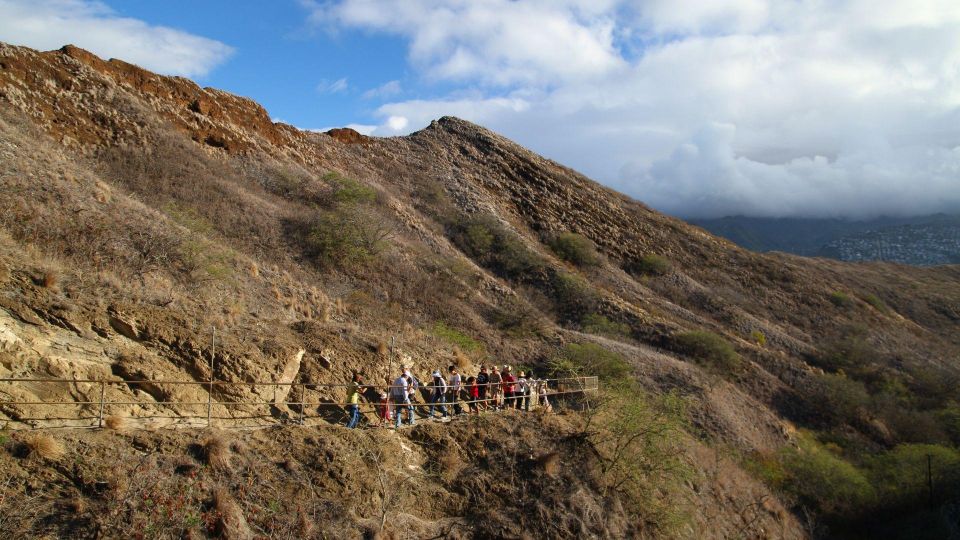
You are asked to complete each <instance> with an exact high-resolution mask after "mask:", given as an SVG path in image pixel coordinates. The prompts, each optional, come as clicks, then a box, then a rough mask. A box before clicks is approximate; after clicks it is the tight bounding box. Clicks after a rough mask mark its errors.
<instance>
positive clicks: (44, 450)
mask: <svg viewBox="0 0 960 540" xmlns="http://www.w3.org/2000/svg"><path fill="white" fill-rule="evenodd" d="M23 442H24V444H25V445H26V446H27V451H28V456H29V457H31V458H40V459H45V460H49V461H56V460H58V459H60V458H62V457H63V455H64V454H66V449H65V448H64V447H63V443H61V442H60V441H58V440H56V439H54V438H53V437H51V436H50V435H47V434H46V433H31V434H29V435H27V436H26V437H25V438H24V439H23Z"/></svg>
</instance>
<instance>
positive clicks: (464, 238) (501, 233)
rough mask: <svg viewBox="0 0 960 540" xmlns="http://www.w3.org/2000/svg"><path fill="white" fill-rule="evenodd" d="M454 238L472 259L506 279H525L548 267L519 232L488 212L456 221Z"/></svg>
mask: <svg viewBox="0 0 960 540" xmlns="http://www.w3.org/2000/svg"><path fill="white" fill-rule="evenodd" d="M451 238H452V240H453V241H454V243H455V244H457V246H458V247H460V249H461V250H463V252H464V253H466V254H467V255H468V256H470V257H471V258H472V259H474V260H475V261H477V262H478V263H480V264H481V265H483V266H485V267H487V268H490V269H492V270H494V271H495V272H497V273H498V274H499V275H501V276H503V277H506V278H511V279H516V280H524V279H526V278H529V277H531V276H532V275H534V274H536V273H539V272H541V271H542V270H543V268H544V267H545V266H546V265H545V262H544V261H543V259H542V258H540V256H539V255H537V254H536V253H535V252H534V251H532V250H530V249H529V248H528V247H527V246H526V245H525V244H524V243H523V241H522V240H521V239H520V238H519V237H518V236H517V235H516V234H514V233H513V232H511V231H509V230H507V228H506V227H504V226H503V225H502V224H501V223H500V222H499V221H497V219H496V218H494V217H493V216H491V215H488V214H479V215H475V216H471V217H470V218H467V219H464V220H461V221H460V222H458V223H456V224H454V225H453V226H452V230H451Z"/></svg>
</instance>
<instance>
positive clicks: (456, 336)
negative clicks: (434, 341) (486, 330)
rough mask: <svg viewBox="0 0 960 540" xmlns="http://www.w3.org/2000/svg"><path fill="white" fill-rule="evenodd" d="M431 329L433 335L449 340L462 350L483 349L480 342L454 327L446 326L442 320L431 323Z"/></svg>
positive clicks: (475, 350)
mask: <svg viewBox="0 0 960 540" xmlns="http://www.w3.org/2000/svg"><path fill="white" fill-rule="evenodd" d="M432 331H433V335H435V336H437V337H439V338H441V339H444V340H446V341H449V342H450V343H452V344H454V345H456V346H457V347H460V349H462V350H464V351H467V352H477V351H482V350H483V344H482V343H480V342H479V341H477V340H475V339H473V338H472V337H470V336H468V335H466V334H464V333H463V332H461V331H459V330H457V329H456V328H451V327H449V326H447V325H446V324H445V323H443V322H438V323H437V324H435V325H433V329H432Z"/></svg>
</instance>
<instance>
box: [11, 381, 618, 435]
mask: <svg viewBox="0 0 960 540" xmlns="http://www.w3.org/2000/svg"><path fill="white" fill-rule="evenodd" d="M513 384H514V385H516V383H513ZM12 385H19V387H20V388H24V387H26V388H28V389H30V390H33V392H31V393H33V394H35V395H36V394H48V395H50V394H56V395H57V396H78V397H79V399H63V398H60V399H56V400H55V399H39V400H18V399H12V398H11V396H12V394H11V393H10V392H9V391H8V390H12V388H11V386H12ZM56 385H62V386H63V387H62V388H59V389H58V388H56ZM176 386H187V387H197V388H199V389H200V390H201V391H203V392H204V393H205V394H206V395H205V396H203V399H202V400H190V399H171V398H169V396H170V395H171V394H172V393H173V392H171V389H172V387H176ZM350 386H351V385H350V384H325V383H302V382H289V383H284V382H273V381H256V382H245V381H215V380H214V381H183V380H150V379H144V380H122V379H106V380H104V379H65V378H63V379H51V378H0V413H3V415H4V416H6V417H7V419H2V418H0V421H4V420H6V421H7V423H8V426H9V424H10V423H11V422H14V423H19V424H22V425H23V426H17V424H14V425H13V426H9V427H13V428H17V427H28V426H40V425H43V424H46V425H45V426H44V427H57V426H52V425H50V424H55V423H57V422H59V423H60V424H61V426H59V427H103V426H104V423H105V420H106V418H108V417H110V416H112V417H119V418H124V419H137V420H153V421H157V420H171V421H172V422H170V423H187V424H190V425H200V426H202V425H206V426H212V425H214V423H215V421H218V420H229V421H233V422H234V423H236V422H237V421H242V420H250V419H259V420H261V421H262V422H263V424H276V423H295V424H298V425H304V424H306V423H307V422H308V421H309V420H311V419H323V420H325V421H327V422H331V423H332V422H342V421H344V420H345V419H346V412H345V411H346V408H347V407H348V406H349V405H350V403H347V402H345V401H339V400H334V399H316V398H315V399H316V400H311V399H308V397H310V396H308V395H307V392H308V391H313V392H315V393H317V392H319V393H326V394H328V395H330V394H334V393H339V394H344V395H345V394H346V389H347V388H349V387H350ZM477 386H478V387H486V392H485V393H486V397H484V398H482V399H472V398H471V397H469V395H468V394H467V393H466V388H467V386H466V385H464V386H463V387H462V389H461V392H460V393H459V395H458V397H457V403H459V405H461V406H462V407H463V408H464V409H467V410H468V411H469V410H471V409H473V408H474V407H472V406H471V403H472V404H475V405H476V407H475V408H476V409H478V410H480V409H483V410H493V409H496V410H500V409H502V408H522V409H525V410H537V409H547V408H551V407H554V406H558V405H562V404H563V403H564V402H566V401H568V400H569V399H576V396H578V395H583V394H586V393H589V392H596V391H598V390H599V381H598V379H597V377H590V376H587V377H564V378H555V379H533V380H531V381H529V382H528V388H529V389H530V393H528V394H526V395H518V396H516V397H514V398H512V399H511V398H510V397H507V396H506V395H505V387H506V385H503V384H497V383H487V384H481V385H477ZM116 387H119V388H127V389H129V390H130V391H134V392H135V391H137V390H140V391H142V392H143V393H146V394H147V395H149V396H151V397H152V398H154V399H139V400H134V399H130V398H129V397H127V396H129V395H130V394H125V395H123V396H118V397H116V398H111V396H110V393H113V392H109V393H108V389H114V388H116ZM164 387H170V388H164ZM230 387H237V388H241V389H242V388H246V389H248V390H249V394H247V395H246V396H244V397H243V398H242V399H233V400H229V399H222V398H223V397H230V396H229V390H228V389H229V388H230ZM151 388H152V389H153V392H152V393H151V392H150V391H149V390H148V389H151ZM399 388H402V387H399V386H388V385H366V384H362V385H361V394H362V395H363V396H364V398H365V399H364V400H361V403H360V404H359V407H360V412H361V414H363V415H366V416H367V418H368V421H369V422H368V423H369V424H370V425H373V424H375V423H377V424H383V423H384V417H385V416H388V415H386V414H385V412H386V411H390V412H391V413H397V412H399V411H394V408H406V406H407V405H406V404H396V403H394V401H393V399H391V394H392V392H391V391H392V390H393V389H399ZM416 388H417V390H416V393H415V394H414V399H412V400H411V405H413V407H414V409H415V410H416V411H418V412H420V416H421V417H423V416H426V412H425V411H427V410H428V408H429V407H430V406H431V405H434V407H439V406H444V407H446V408H447V409H449V408H452V407H453V406H454V402H453V401H452V400H446V401H444V402H435V403H431V402H430V401H429V396H430V393H431V390H432V389H433V387H431V386H428V385H425V384H422V383H419V384H418V385H417V387H416ZM218 389H219V390H220V391H219V392H217V390H218ZM264 389H268V390H267V393H268V394H269V393H270V390H269V389H272V396H273V397H272V399H264V398H263V397H262V396H263V395H264V392H263V390H264ZM48 390H50V391H48ZM324 391H325V392H324ZM281 392H283V395H284V397H283V398H282V399H278V397H277V396H278V395H279V394H280V393H281ZM155 394H156V395H159V396H161V397H163V399H156V395H155ZM214 394H220V399H218V398H217V397H215V396H214ZM384 394H385V395H386V396H387V398H386V399H382V396H383V395H384ZM134 395H136V394H134ZM90 396H94V398H91V397H90ZM234 397H236V396H234ZM258 398H259V399H258ZM517 399H519V400H520V404H519V406H518V405H517V403H516V400H517ZM525 399H526V400H527V402H526V403H525V402H524V400H525ZM525 405H526V406H525ZM498 406H499V407H500V408H497V407H498ZM133 407H140V408H142V409H143V410H142V411H140V413H141V414H132V413H133V412H134V411H131V410H130V409H131V408H133ZM215 407H216V408H218V409H220V410H221V411H222V412H219V411H217V412H216V413H215V411H214V408H215ZM77 408H79V409H77ZM118 408H123V411H122V412H120V413H118V412H117V409H118ZM194 408H195V409H196V412H194ZM70 409H73V410H74V411H75V412H76V414H75V415H71V416H58V415H60V414H63V411H67V410H70ZM164 409H166V410H164ZM123 413H127V414H123ZM370 415H372V417H371V416H370ZM204 419H205V423H201V422H202V421H203V420H204ZM198 420H199V421H201V422H197V421H198ZM77 422H79V424H77Z"/></svg>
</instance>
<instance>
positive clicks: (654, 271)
mask: <svg viewBox="0 0 960 540" xmlns="http://www.w3.org/2000/svg"><path fill="white" fill-rule="evenodd" d="M671 266H672V265H671V264H670V261H668V260H667V259H666V258H664V257H661V256H660V255H655V254H653V253H651V254H649V255H644V256H643V257H640V259H639V260H637V261H635V262H634V263H633V265H632V268H631V269H632V270H633V271H634V272H636V273H638V274H645V275H648V276H662V275H664V274H666V273H668V272H670V268H671Z"/></svg>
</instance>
